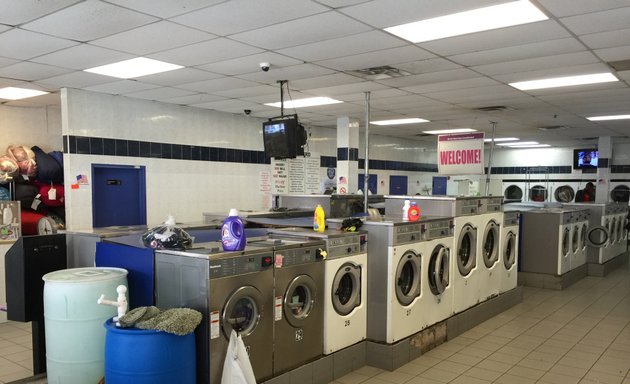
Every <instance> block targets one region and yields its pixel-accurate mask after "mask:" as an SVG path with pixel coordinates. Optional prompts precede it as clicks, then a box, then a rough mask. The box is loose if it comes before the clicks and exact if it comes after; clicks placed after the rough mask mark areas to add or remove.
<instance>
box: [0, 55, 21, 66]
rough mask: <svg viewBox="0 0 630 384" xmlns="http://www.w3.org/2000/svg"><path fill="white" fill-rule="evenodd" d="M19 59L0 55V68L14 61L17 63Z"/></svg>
mask: <svg viewBox="0 0 630 384" xmlns="http://www.w3.org/2000/svg"><path fill="white" fill-rule="evenodd" d="M19 62H20V60H15V59H9V58H7V57H0V68H2V67H6V66H8V65H13V64H15V63H19Z"/></svg>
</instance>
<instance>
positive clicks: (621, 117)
mask: <svg viewBox="0 0 630 384" xmlns="http://www.w3.org/2000/svg"><path fill="white" fill-rule="evenodd" d="M587 119H589V120H590V121H606V120H624V119H630V115H610V116H591V117H587Z"/></svg>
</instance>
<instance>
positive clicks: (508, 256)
mask: <svg viewBox="0 0 630 384" xmlns="http://www.w3.org/2000/svg"><path fill="white" fill-rule="evenodd" d="M520 215H521V213H520V212H518V211H510V212H504V213H503V226H502V227H501V235H500V239H501V240H500V242H499V249H500V250H501V253H500V256H499V266H500V269H499V271H498V272H499V275H500V276H501V277H500V279H499V294H501V293H504V292H507V291H509V290H511V289H514V288H516V286H517V278H518V257H519V254H518V249H519V244H518V240H519V233H520V231H519V226H520Z"/></svg>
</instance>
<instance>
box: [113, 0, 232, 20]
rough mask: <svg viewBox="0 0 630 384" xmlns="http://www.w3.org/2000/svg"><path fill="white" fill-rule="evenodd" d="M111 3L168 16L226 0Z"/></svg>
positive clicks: (119, 1)
mask: <svg viewBox="0 0 630 384" xmlns="http://www.w3.org/2000/svg"><path fill="white" fill-rule="evenodd" d="M107 1H108V2H109V3H114V4H118V5H120V6H121V7H125V8H129V9H133V10H136V11H139V12H143V13H147V14H149V15H153V16H157V17H161V18H168V17H173V16H177V15H181V14H184V13H188V12H192V11H195V10H198V9H200V8H205V7H208V6H211V5H213V4H217V3H221V2H223V1H225V0H133V1H129V0H107Z"/></svg>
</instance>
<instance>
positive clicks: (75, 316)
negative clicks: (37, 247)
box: [43, 268, 127, 384]
mask: <svg viewBox="0 0 630 384" xmlns="http://www.w3.org/2000/svg"><path fill="white" fill-rule="evenodd" d="M43 279H44V323H45V328H46V366H47V368H46V370H47V378H48V383H54V384H88V383H98V382H99V380H101V379H102V378H103V377H104V370H105V369H104V365H105V364H104V362H105V329H104V328H103V323H104V322H105V321H106V320H107V319H109V318H111V317H113V316H116V315H117V314H118V311H117V309H116V307H113V306H111V305H99V304H97V303H96V302H97V300H98V299H99V297H100V296H101V295H105V297H106V298H107V299H110V300H116V298H117V296H118V294H117V293H116V287H117V286H119V285H124V286H127V271H126V270H125V269H121V268H74V269H63V270H60V271H55V272H51V273H47V274H46V275H44V277H43Z"/></svg>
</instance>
